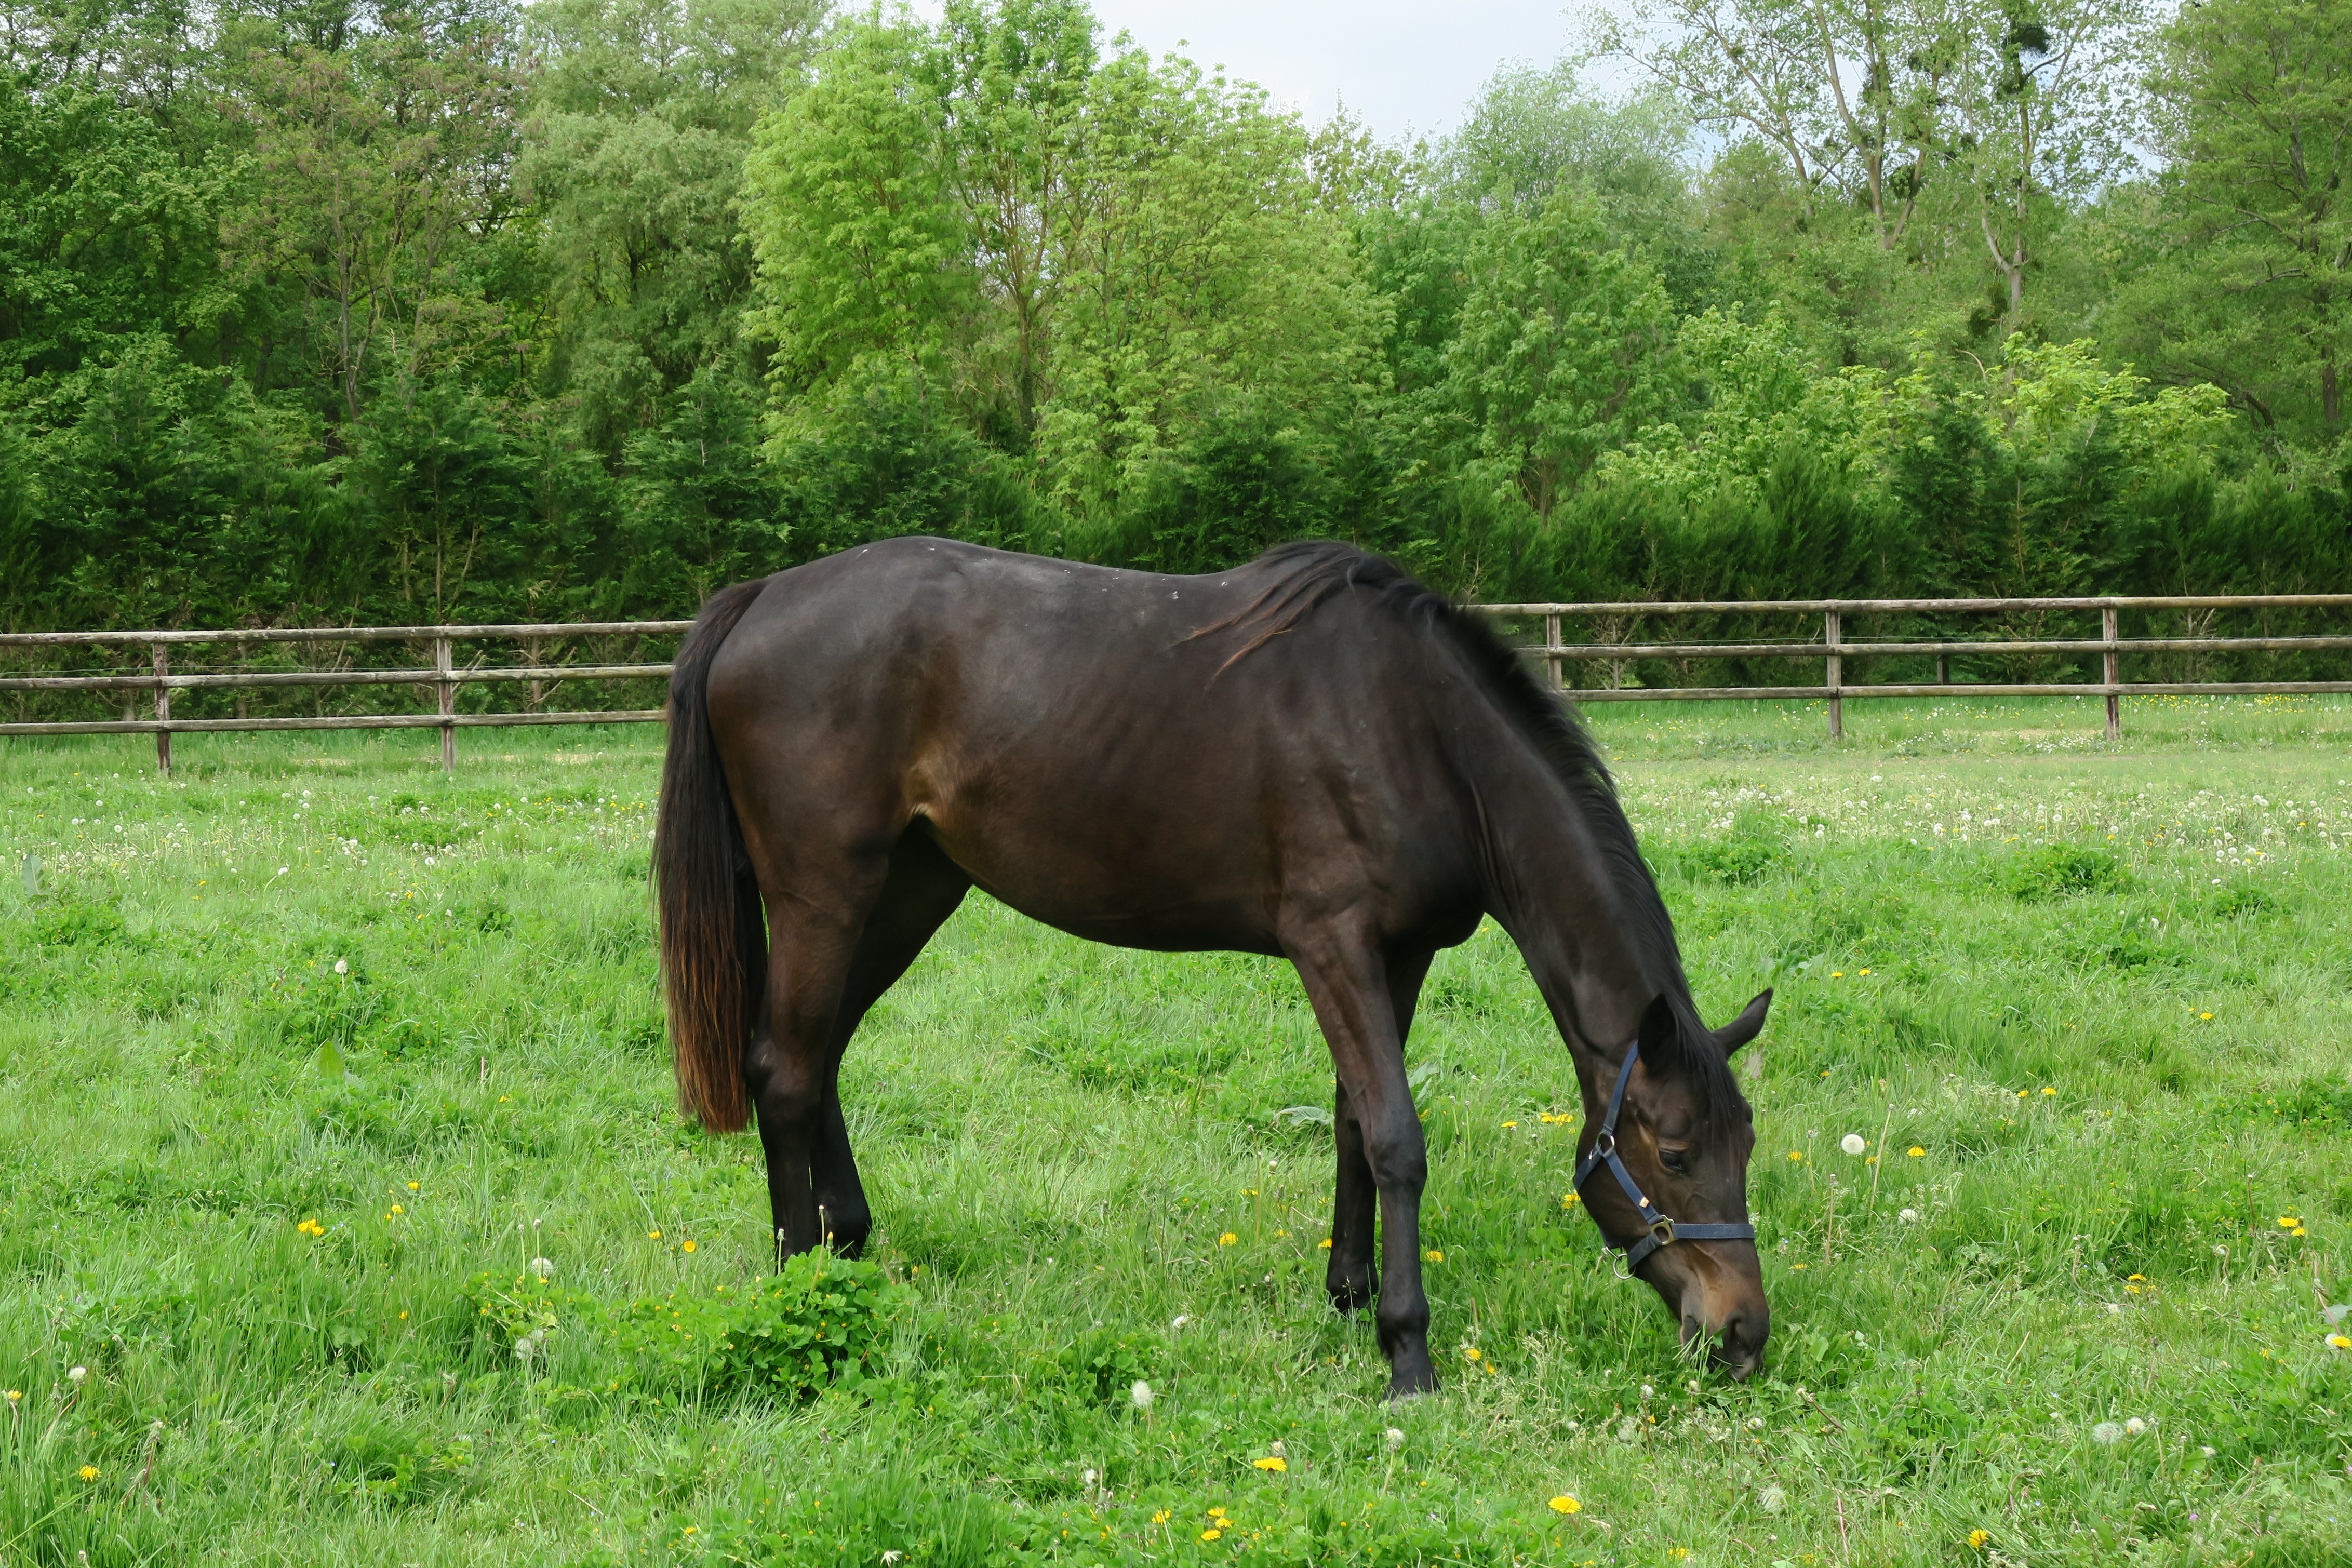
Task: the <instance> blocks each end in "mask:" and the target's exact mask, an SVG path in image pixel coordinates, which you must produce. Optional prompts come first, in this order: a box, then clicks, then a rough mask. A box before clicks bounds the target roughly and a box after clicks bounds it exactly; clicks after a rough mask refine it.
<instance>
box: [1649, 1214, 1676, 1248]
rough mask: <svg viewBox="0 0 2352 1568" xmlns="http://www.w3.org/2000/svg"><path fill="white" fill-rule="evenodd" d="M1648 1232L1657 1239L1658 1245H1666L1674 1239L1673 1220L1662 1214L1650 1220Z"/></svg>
mask: <svg viewBox="0 0 2352 1568" xmlns="http://www.w3.org/2000/svg"><path fill="white" fill-rule="evenodd" d="M1650 1234H1651V1235H1653V1236H1654V1237H1656V1238H1657V1239H1658V1245H1659V1246H1661V1247H1664V1246H1667V1245H1668V1244H1670V1243H1671V1242H1672V1241H1673V1240H1674V1239H1675V1222H1674V1221H1673V1220H1671V1219H1669V1218H1666V1217H1665V1216H1664V1215H1663V1214H1662V1215H1660V1216H1658V1218H1655V1219H1654V1220H1652V1221H1650Z"/></svg>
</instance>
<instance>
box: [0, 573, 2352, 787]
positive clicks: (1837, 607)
mask: <svg viewBox="0 0 2352 1568" xmlns="http://www.w3.org/2000/svg"><path fill="white" fill-rule="evenodd" d="M1468 608H1470V609H1472V610H1474V611H1475V612H1477V613H1479V614H1482V615H1486V616H1488V617H1491V618H1493V619H1494V620H1495V621H1496V622H1498V623H1502V624H1503V626H1504V629H1505V630H1506V633H1507V634H1508V630H1509V624H1510V623H1512V622H1534V621H1540V622H1542V625H1543V641H1542V642H1540V643H1532V644H1528V645H1525V646H1523V648H1522V652H1523V653H1526V654H1527V655H1528V657H1530V658H1532V659H1535V660H1537V661H1538V662H1540V663H1541V664H1544V665H1545V666H1546V668H1547V669H1548V670H1549V674H1550V677H1551V683H1552V685H1554V686H1555V687H1557V688H1559V689H1560V690H1562V691H1565V692H1567V693H1569V694H1570V695H1573V696H1574V697H1575V698H1576V700H1577V701H1579V702H1585V703H1593V702H1676V701H1679V702H1692V701H1718V700H1724V699H1753V700H1767V701H1769V700H1802V701H1826V703H1827V706H1828V710H1829V733H1830V734H1831V736H1832V737H1837V736H1841V735H1843V733H1844V702H1845V699H1846V698H1848V697H1936V696H1951V695H1980V696H2012V695H2046V696H2095V697H2103V698H2105V704H2106V719H2107V734H2108V736H2109V737H2110V738H2113V737H2117V736H2119V735H2120V734H2121V733H2122V714H2121V706H2120V702H2121V698H2122V697H2123V696H2125V695H2127V694H2137V695H2240V694H2265V693H2290V692H2294V693H2352V678H2348V679H2344V680H2231V681H2213V680H2193V679H2190V680H2165V679H2139V680H2130V681H2126V680H2125V679H2124V677H2123V661H2124V660H2125V659H2126V658H2134V659H2145V658H2147V656H2150V655H2159V654H2168V655H2191V656H2193V655H2243V654H2252V653H2270V654H2275V653H2306V654H2308V653H2319V654H2330V653H2342V654H2347V655H2352V635H2340V634H2333V633H2293V634H2281V635H2272V634H2256V635H2248V636H2220V635H2214V634H2211V633H2210V632H2209V631H2206V630H2204V629H2202V628H2200V627H2198V626H2197V625H2196V624H2195V618H2196V613H2197V612H2205V615H2206V619H2207V621H2208V622H2210V618H2211V616H2212V615H2213V614H2215V613H2219V612H2256V613H2258V614H2259V613H2263V612H2286V611H2299V612H2314V611H2331V610H2352V593H2277V594H2197V595H2170V596H2118V597H2109V598H2074V599H1780V600H1709V601H1670V602H1636V603H1529V604H1476V605H1472V606H1469V607H1468ZM2090 612H2095V613H2096V614H2097V615H2098V616H2099V634H2098V635H2097V636H2096V637H2081V636H2073V637H2070V636H2063V635H2060V636H2053V635H2046V634H2043V632H2044V631H2045V629H2044V628H2043V627H2042V624H2041V622H2042V621H2043V620H2044V619H2045V618H2050V617H2069V616H2079V615H2084V614H2087V613H2090ZM2126 612H2130V613H2133V614H2135V615H2138V616H2143V617H2147V616H2154V615H2158V614H2162V613H2165V612H2182V613H2184V614H2187V615H2188V616H2189V619H2190V621H2191V625H2190V626H2189V629H2188V630H2187V632H2186V634H2183V635H2179V636H2165V635H2147V636H2134V637H2124V636H2122V635H2120V632H2119V627H2120V617H2121V616H2122V615H2123V614H2124V613H2126ZM1969 615H1995V616H2009V617H2023V618H2025V619H2026V620H2027V621H2028V622H2031V625H2030V627H2029V628H2028V629H2027V630H2026V631H2025V632H2023V633H2021V634H2016V635H2005V636H1985V637H1956V636H1949V635H1944V636H1924V637H1923V636H1919V635H1916V634H1915V635H1910V636H1889V637H1877V638H1866V639H1856V638H1852V637H1850V636H1848V635H1847V632H1848V631H1849V629H1850V627H1851V626H1852V623H1853V622H1854V621H1857V620H1868V619H1873V618H1876V619H1886V618H1904V619H1906V620H1909V621H1911V622H1915V623H1916V621H1917V620H1918V619H1919V618H1923V617H1924V618H1927V619H1928V620H1930V621H1933V620H1938V619H1942V618H1945V617H1958V616H1969ZM1653 616H1656V617H1666V618H1673V617H1689V616H1717V617H1724V618H1731V619H1736V620H1740V621H1743V622H1754V621H1757V620H1762V619H1772V618H1782V617H1791V616H1801V617H1804V618H1805V619H1806V620H1808V621H1811V620H1813V618H1815V617H1818V618H1819V619H1818V622H1817V624H1818V626H1819V632H1818V634H1814V633H1813V632H1811V631H1808V632H1804V633H1802V634H1801V635H1796V636H1791V637H1789V638H1786V639H1780V640H1774V639H1771V638H1769V637H1759V636H1757V635H1755V634H1754V633H1753V632H1749V634H1748V635H1747V636H1744V637H1740V638H1737V639H1730V638H1727V639H1723V640H1718V641H1713V642H1708V641H1701V640H1696V639H1694V640H1691V641H1686V642H1675V641H1670V640H1659V639H1658V638H1656V637H1651V638H1647V639H1643V640H1639V641H1635V640H1633V629H1634V628H1635V626H1636V625H1637V624H1638V623H1639V622H1642V621H1643V620H1646V619H1648V618H1650V617H1653ZM1571 622H1591V623H1597V627H1598V629H1599V630H1600V631H1601V632H1604V633H1605V636H1604V637H1603V638H1601V640H1596V641H1591V642H1584V641H1574V642H1571V641H1570V640H1568V638H1567V637H1566V636H1565V631H1566V628H1567V627H1568V625H1569V624H1570V623H1571ZM692 624H693V623H692V622H688V621H604V622H544V623H533V624H520V625H504V626H500V625H450V626H321V627H256V628H249V629H239V630H227V631H189V630H160V629H159V630H154V631H143V632H0V650H10V649H17V650H57V651H64V650H70V649H85V650H109V649H112V650H122V649H142V648H143V649H145V650H146V653H147V658H146V661H145V662H146V664H147V668H146V669H145V670H143V671H142V672H140V673H137V674H123V673H121V672H120V671H110V672H108V673H104V674H95V673H88V672H74V673H66V672H44V673H38V674H0V694H6V693H20V694H26V695H27V697H29V695H30V694H68V693H93V694H114V695H120V696H122V697H123V699H124V708H123V716H121V718H117V719H98V718H89V719H73V718H57V719H39V720H21V721H15V722H0V736H10V735H24V736H38V735H125V734H129V735H152V736H154V737H155V745H156V762H157V765H158V766H159V767H160V768H162V769H163V771H165V772H166V773H168V772H170V771H171V767H172V737H173V736H174V735H187V734H209V733H215V732H235V731H270V730H315V729H436V730H438V731H439V732H440V734H441V765H442V766H443V767H444V768H454V767H455V766H456V765H457V731H458V730H460V729H477V728H500V727H509V726H521V725H577V724H650V723H656V722H659V721H661V720H662V719H663V718H664V717H665V716H666V712H665V710H664V709H662V708H659V707H650V708H607V709H563V710H551V709H546V708H543V707H541V706H540V704H541V701H542V700H543V699H544V697H545V695H546V692H547V688H549V687H550V686H552V685H558V684H562V683H577V682H612V681H667V678H668V676H669V674H670V667H671V666H670V664H668V663H667V661H655V660H638V661H614V660H611V659H604V660H601V661H595V660H583V662H581V663H576V664H565V663H562V662H560V661H558V662H552V663H551V662H548V660H547V658H546V651H545V647H544V645H545V644H547V643H576V642H580V641H582V640H596V639H645V638H649V637H675V636H677V635H678V634H680V633H682V632H685V631H686V630H687V629H688V627H689V626H691V625H692ZM459 643H507V644H519V645H520V647H521V649H522V653H523V656H522V662H520V663H513V664H494V663H491V662H490V661H489V658H488V653H486V652H478V653H476V654H475V656H474V657H473V658H472V659H471V660H470V661H468V662H466V663H460V662H459V661H458V660H457V655H456V649H457V644H459ZM383 644H405V645H407V646H408V647H410V648H412V649H415V650H418V651H419V652H421V653H424V654H425V655H427V656H428V657H429V659H430V663H427V664H407V665H359V664H344V663H338V664H336V665H334V666H333V667H331V668H326V669H293V670H283V669H280V670H257V669H248V668H237V669H230V670H200V671H189V670H185V669H182V670H179V671H174V670H173V668H172V664H171V660H172V652H173V650H174V649H182V650H194V651H211V652H215V653H217V652H219V651H221V650H226V651H227V652H228V653H230V654H231V656H232V657H233V658H235V659H236V661H237V662H238V663H239V664H243V663H244V661H245V660H246V659H247V655H248V651H249V650H253V649H257V648H266V647H269V646H272V645H294V646H298V647H299V646H302V645H309V646H310V647H313V648H319V647H337V648H341V649H342V650H344V653H343V654H342V655H341V656H343V657H348V656H349V650H350V649H352V648H354V647H371V646H379V645H383ZM2094 657H2095V658H2096V659H2097V661H2098V663H2099V673H2100V674H2101V676H2102V678H2101V679H2100V680H2097V681H2087V682H2086V681H2079V680H2064V679H2052V680H2040V681H2036V680H2016V679H2008V680H2000V679H1996V680H1972V679H1965V678H1964V679H1961V680H1958V681H1955V680H1954V679H1952V674H1951V662H1952V661H1953V660H1954V659H1961V660H1973V661H1984V660H1993V661H1998V662H2002V663H2006V664H2016V663H2018V662H2020V661H2033V660H2057V661H2073V660H2077V659H2079V660H2084V661H2088V660H2090V659H2092V658H2094ZM1894 658H1899V659H1927V658H1932V659H1934V660H1935V661H1936V679H1935V680H1934V681H1933V682H1932V683H1930V682H1922V681H1879V682H1850V681H1848V680H1847V679H1846V674H1845V666H1846V664H1847V662H1848V661H1851V660H1868V659H1894ZM1815 659H1818V660H1820V661H1822V683H1821V684H1820V685H1721V684H1712V685H1699V684H1691V685H1649V684H1638V683H1636V684H1629V683H1628V681H1627V680H1626V678H1625V677H1626V674H1627V671H1628V666H1631V665H1634V664H1653V665H1655V664H1665V665H1667V666H1669V668H1670V669H1678V670H1680V671H1682V672H1684V673H1685V674H1687V673H1688V672H1689V671H1690V669H1691V667H1692V665H1693V664H1695V663H1696V662H1697V661H1726V662H1732V663H1743V662H1747V661H1751V660H1805V661H1810V660H1815ZM1570 666H1574V667H1576V668H1578V669H1579V670H1580V671H1581V670H1587V669H1591V668H1592V667H1594V666H1606V669H1605V672H1604V673H1605V674H1606V675H1607V677H1608V678H1607V684H1605V685H1584V684H1581V681H1579V682H1575V683H1571V682H1570V680H1569V679H1568V678H1567V673H1568V671H1569V669H1570ZM2347 674H2352V668H2347ZM519 685H529V686H530V694H529V697H528V701H529V705H530V706H526V707H523V708H520V709H515V710H512V711H492V710H485V711H478V712H465V713H461V712H459V711H458V709H457V696H458V693H459V692H460V691H461V690H462V689H463V688H466V687H469V686H478V687H488V688H493V689H497V688H505V689H508V690H509V691H511V690H512V689H513V688H514V687H516V686H519ZM361 686H386V687H394V688H409V689H415V688H418V687H429V688H430V689H431V691H432V693H433V697H434V708H433V711H431V712H429V713H324V712H317V713H311V714H303V715H278V716H251V715H248V714H247V713H246V712H245V703H246V701H247V699H246V697H245V696H244V695H242V694H244V693H247V692H271V691H278V692H299V691H310V692H313V693H316V692H319V691H321V690H324V689H326V688H334V687H361ZM222 690H228V691H234V692H236V693H238V694H240V695H239V696H238V697H237V699H236V700H237V709H238V711H237V714H236V716H234V717H202V718H199V717H187V716H182V717H175V716H173V713H172V694H173V693H174V692H186V693H192V694H194V693H211V692H216V691H222ZM139 693H146V694H150V695H151V696H152V703H153V716H152V717H141V716H135V715H134V714H133V713H132V712H131V706H130V699H131V695H135V694H139ZM19 700H20V701H22V700H26V699H24V698H20V699H19ZM485 700H489V699H485Z"/></svg>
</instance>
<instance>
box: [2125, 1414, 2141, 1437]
mask: <svg viewBox="0 0 2352 1568" xmlns="http://www.w3.org/2000/svg"><path fill="white" fill-rule="evenodd" d="M2145 1431H2147V1422H2145V1421H2143V1420H2141V1419H2140V1418H2139V1417H2138V1416H2133V1417H2132V1418H2131V1419H2130V1420H2128V1421H2126V1422H2125V1423H2124V1435H2125V1436H2126V1437H2138V1436H2139V1435H2140V1434H2141V1433H2142V1432H2145Z"/></svg>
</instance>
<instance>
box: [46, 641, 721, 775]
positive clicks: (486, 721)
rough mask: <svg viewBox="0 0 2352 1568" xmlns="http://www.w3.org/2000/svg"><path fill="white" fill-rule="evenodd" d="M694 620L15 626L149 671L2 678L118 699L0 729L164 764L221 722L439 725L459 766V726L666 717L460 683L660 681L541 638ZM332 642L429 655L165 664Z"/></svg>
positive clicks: (447, 758) (651, 672) (663, 673)
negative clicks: (184, 703)
mask: <svg viewBox="0 0 2352 1568" xmlns="http://www.w3.org/2000/svg"><path fill="white" fill-rule="evenodd" d="M692 624H693V622H690V621H610V622H557V623H551V624H546V625H522V626H330V627H290V628H272V629H268V630H257V631H236V632H6V633H0V648H42V647H76V646H79V647H93V646H95V647H116V648H122V647H129V648H138V647H144V648H145V649H146V650H147V651H148V663H149V665H150V667H149V669H148V670H147V672H146V673H143V674H105V675H91V674H39V675H7V676H0V692H118V693H121V694H123V695H124V716H122V717H121V718H120V719H64V720H43V721H36V722H20V723H6V724H0V735H152V736H154V737H155V762H156V766H157V767H159V768H162V769H163V771H164V772H165V773H169V772H171V770H172V737H173V736H174V735H190V734H206V733H211V732H215V731H222V730H270V729H437V730H439V731H440V732H441V766H442V767H443V768H455V767H456V766H457V731H458V730H460V729H478V728H497V727H505V726H510V725H533V724H652V723H657V722H659V721H660V720H661V719H662V718H663V717H664V716H665V715H664V713H663V710H662V709H660V708H657V707H655V708H612V709H583V710H574V711H551V710H547V709H543V708H541V707H539V706H536V703H534V705H533V706H530V707H529V708H526V709H523V710H521V711H519V712H492V713H459V712H458V711H457V689H458V688H459V687H460V686H466V685H491V684H514V683H528V684H530V686H531V688H532V694H531V695H532V696H533V697H534V698H536V697H538V696H539V695H541V694H542V693H543V692H544V690H545V688H546V687H548V686H549V685H554V684H558V683H562V682H565V681H618V680H646V679H665V680H666V679H667V678H668V675H669V671H670V666H669V664H667V662H664V663H661V664H542V663H541V662H540V661H539V658H538V657H537V656H536V655H537V653H538V652H539V648H538V645H539V644H541V643H548V642H552V641H558V640H573V639H578V638H583V637H645V636H662V635H671V636H674V635H676V634H677V633H679V632H684V631H685V630H686V629H687V628H688V626H690V625H692ZM270 643H305V644H310V645H313V646H317V645H321V644H329V645H334V646H336V647H339V648H342V649H349V648H350V647H352V646H353V645H361V644H367V643H406V644H409V645H411V646H412V647H417V648H421V649H423V650H425V651H426V652H427V653H429V655H430V657H431V659H432V663H431V664H425V665H418V666H414V667H410V668H378V667H356V666H338V667H335V668H331V669H322V670H321V669H311V670H269V671H262V670H226V671H207V672H204V673H200V674H189V673H185V672H183V673H179V674H174V673H173V670H172V650H173V649H174V648H186V647H190V646H194V647H199V648H206V649H214V650H217V649H221V648H227V649H229V650H231V651H232V652H233V653H235V655H236V657H237V658H239V659H240V660H241V659H242V658H243V657H244V655H245V652H246V650H247V649H249V648H252V647H254V646H257V645H267V644H270ZM459 643H518V644H520V645H521V647H522V649H523V650H524V654H525V657H524V661H523V662H522V663H520V664H489V663H488V662H487V659H486V658H485V657H483V656H481V655H477V656H476V657H475V658H473V659H471V660H470V661H468V662H466V663H464V664H460V663H459V662H458V661H457V656H456V651H457V644H459ZM360 685H377V686H420V685H421V686H429V687H431V688H432V690H433V695H434V711H433V712H431V713H396V714H306V715H300V716H278V717H268V718H251V717H246V716H238V717H236V718H173V716H172V694H173V692H175V691H191V690H211V689H216V688H221V687H226V688H229V689H232V690H237V691H256V690H265V689H269V688H273V687H275V688H283V687H289V686H310V687H318V686H360ZM142 694H152V698H153V701H154V710H155V711H154V716H153V717H152V718H137V717H133V716H131V707H130V705H131V700H132V699H133V698H134V697H136V696H137V695H142Z"/></svg>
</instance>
